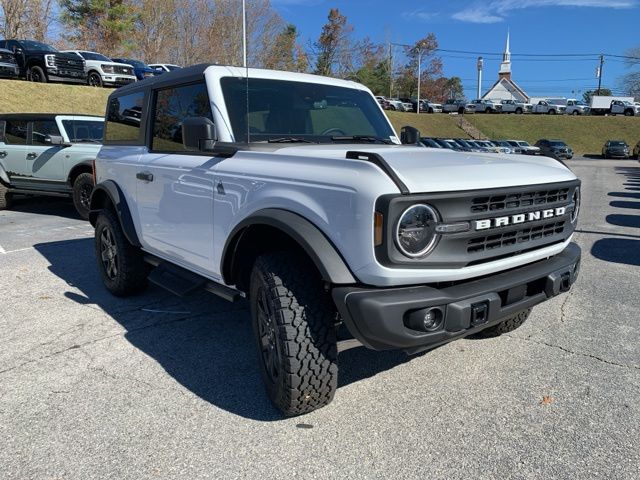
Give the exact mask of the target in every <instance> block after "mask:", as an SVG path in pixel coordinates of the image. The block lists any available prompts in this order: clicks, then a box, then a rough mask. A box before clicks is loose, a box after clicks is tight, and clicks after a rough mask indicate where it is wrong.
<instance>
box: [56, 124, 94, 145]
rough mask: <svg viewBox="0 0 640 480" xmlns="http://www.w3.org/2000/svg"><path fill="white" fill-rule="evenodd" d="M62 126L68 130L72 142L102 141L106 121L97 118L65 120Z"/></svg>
mask: <svg viewBox="0 0 640 480" xmlns="http://www.w3.org/2000/svg"><path fill="white" fill-rule="evenodd" d="M62 126H63V127H64V129H65V130H66V131H67V135H68V136H69V141H70V142H72V143H84V142H87V143H102V134H103V132H104V122H101V121H97V120H63V121H62Z"/></svg>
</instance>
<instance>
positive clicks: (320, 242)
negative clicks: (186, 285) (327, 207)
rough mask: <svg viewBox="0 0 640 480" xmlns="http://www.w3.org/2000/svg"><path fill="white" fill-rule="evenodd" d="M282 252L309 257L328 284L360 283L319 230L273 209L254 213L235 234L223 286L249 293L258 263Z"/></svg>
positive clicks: (224, 262) (225, 254) (224, 261)
mask: <svg viewBox="0 0 640 480" xmlns="http://www.w3.org/2000/svg"><path fill="white" fill-rule="evenodd" d="M283 248H284V249H287V248H290V249H291V248H292V249H298V250H299V251H302V252H303V253H304V254H306V255H307V256H308V257H309V258H310V259H311V261H312V262H313V264H314V265H315V266H316V268H317V269H318V271H319V272H320V275H321V276H322V279H323V280H324V281H325V282H327V283H329V284H332V285H347V284H354V283H357V280H356V279H355V277H354V275H353V274H352V273H351V271H350V270H349V267H348V266H347V263H346V262H345V260H344V259H343V258H342V256H341V255H340V253H338V250H337V248H336V247H335V246H334V245H333V244H332V242H331V241H330V240H329V239H328V238H327V237H326V236H325V234H324V233H323V232H322V231H321V230H320V229H319V228H318V227H316V226H315V225H314V224H313V223H311V222H310V221H309V220H307V219H306V218H304V217H302V216H300V215H298V214H297V213H293V212H290V211H288V210H281V209H274V208H269V209H264V210H259V211H257V212H255V213H254V214H252V215H251V216H249V217H247V218H246V219H244V220H243V221H242V222H240V223H239V224H238V225H237V226H236V227H235V228H234V229H233V230H232V232H231V234H230V235H229V236H228V238H227V242H226V244H225V246H224V250H223V252H222V260H221V272H222V277H223V280H224V282H225V283H226V284H227V285H236V287H237V288H239V289H241V290H243V291H246V290H247V288H248V283H249V276H250V274H251V268H252V266H253V263H254V262H255V259H256V258H257V257H258V256H259V255H261V254H263V253H266V252H268V251H273V250H275V249H283Z"/></svg>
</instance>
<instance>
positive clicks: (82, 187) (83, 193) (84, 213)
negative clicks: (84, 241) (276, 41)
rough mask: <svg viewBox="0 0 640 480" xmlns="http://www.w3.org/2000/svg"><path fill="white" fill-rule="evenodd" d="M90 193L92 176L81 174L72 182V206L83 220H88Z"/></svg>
mask: <svg viewBox="0 0 640 480" xmlns="http://www.w3.org/2000/svg"><path fill="white" fill-rule="evenodd" d="M92 191H93V175H91V174H90V173H81V174H80V175H78V176H77V177H76V179H75V180H74V181H73V205H74V206H75V207H76V210H77V211H78V215H80V217H81V218H82V219H83V220H89V211H90V210H91V207H90V201H91V192H92Z"/></svg>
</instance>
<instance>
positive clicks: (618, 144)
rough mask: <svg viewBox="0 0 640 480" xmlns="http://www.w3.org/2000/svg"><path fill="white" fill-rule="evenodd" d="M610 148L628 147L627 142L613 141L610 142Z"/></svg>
mask: <svg viewBox="0 0 640 480" xmlns="http://www.w3.org/2000/svg"><path fill="white" fill-rule="evenodd" d="M609 146H610V147H626V146H627V142H623V141H621V140H611V141H610V142H609Z"/></svg>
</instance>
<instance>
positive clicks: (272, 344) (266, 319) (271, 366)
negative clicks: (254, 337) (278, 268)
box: [257, 287, 280, 383]
mask: <svg viewBox="0 0 640 480" xmlns="http://www.w3.org/2000/svg"><path fill="white" fill-rule="evenodd" d="M270 305H271V304H270V302H269V299H268V298H267V292H266V289H265V288H264V287H260V289H259V290H258V305H257V307H258V308H257V315H258V336H259V340H260V353H261V356H262V363H263V365H264V370H265V372H266V374H267V377H268V378H269V380H270V381H271V382H272V383H275V382H276V381H277V379H278V378H279V377H280V354H279V352H278V345H277V343H276V342H277V340H276V323H275V320H274V315H273V312H272V309H271V306H270Z"/></svg>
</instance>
